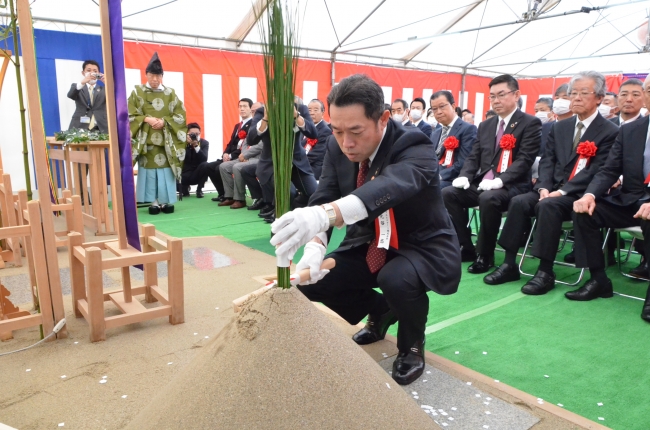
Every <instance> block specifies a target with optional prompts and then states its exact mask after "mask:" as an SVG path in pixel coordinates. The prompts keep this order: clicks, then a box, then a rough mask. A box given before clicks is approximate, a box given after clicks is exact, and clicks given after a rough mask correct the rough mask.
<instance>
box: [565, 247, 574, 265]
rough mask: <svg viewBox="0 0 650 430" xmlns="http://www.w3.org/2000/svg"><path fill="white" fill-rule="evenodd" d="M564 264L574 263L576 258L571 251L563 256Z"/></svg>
mask: <svg viewBox="0 0 650 430" xmlns="http://www.w3.org/2000/svg"><path fill="white" fill-rule="evenodd" d="M564 262H565V263H570V264H575V263H576V256H575V254H574V253H573V250H571V252H569V253H568V254H567V255H565V256H564Z"/></svg>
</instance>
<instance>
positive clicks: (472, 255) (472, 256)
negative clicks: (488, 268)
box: [460, 247, 476, 263]
mask: <svg viewBox="0 0 650 430" xmlns="http://www.w3.org/2000/svg"><path fill="white" fill-rule="evenodd" d="M475 260H476V250H474V248H471V249H466V248H464V247H463V248H462V249H461V250H460V261H462V262H463V263H467V262H470V261H475Z"/></svg>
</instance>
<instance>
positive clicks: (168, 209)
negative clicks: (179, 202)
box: [160, 204, 174, 214]
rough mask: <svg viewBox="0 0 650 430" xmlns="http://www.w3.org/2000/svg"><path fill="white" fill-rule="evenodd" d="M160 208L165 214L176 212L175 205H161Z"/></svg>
mask: <svg viewBox="0 0 650 430" xmlns="http://www.w3.org/2000/svg"><path fill="white" fill-rule="evenodd" d="M160 210H161V211H162V212H163V213H164V214H173V213H174V205H170V204H166V205H160Z"/></svg>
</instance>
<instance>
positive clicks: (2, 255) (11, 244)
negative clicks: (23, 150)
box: [0, 161, 23, 269]
mask: <svg viewBox="0 0 650 430" xmlns="http://www.w3.org/2000/svg"><path fill="white" fill-rule="evenodd" d="M0 163H1V161H0ZM0 178H1V180H2V182H1V183H0V215H1V220H2V226H3V227H15V226H17V225H18V221H17V219H16V209H15V204H14V194H13V191H12V189H11V177H10V176H9V174H8V173H3V171H2V166H1V164H0ZM5 262H10V263H13V264H14V266H22V265H23V262H22V258H21V256H20V240H19V238H18V237H8V238H6V239H5V240H4V244H3V246H2V251H0V269H4V267H5Z"/></svg>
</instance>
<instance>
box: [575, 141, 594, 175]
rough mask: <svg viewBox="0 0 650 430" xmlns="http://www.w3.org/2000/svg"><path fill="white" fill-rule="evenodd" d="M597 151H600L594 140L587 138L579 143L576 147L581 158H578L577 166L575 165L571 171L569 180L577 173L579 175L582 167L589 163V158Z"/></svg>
mask: <svg viewBox="0 0 650 430" xmlns="http://www.w3.org/2000/svg"><path fill="white" fill-rule="evenodd" d="M596 151H598V147H597V146H596V144H595V143H594V142H590V141H588V140H587V141H584V142H582V143H581V144H580V145H578V147H577V148H576V153H577V154H578V155H579V156H580V158H578V161H576V164H575V166H573V172H571V176H570V177H569V180H571V179H573V177H574V176H575V175H577V174H578V173H579V172H580V171H581V170H582V169H584V168H585V167H587V166H588V165H589V160H590V159H591V157H593V156H594V155H596Z"/></svg>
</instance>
